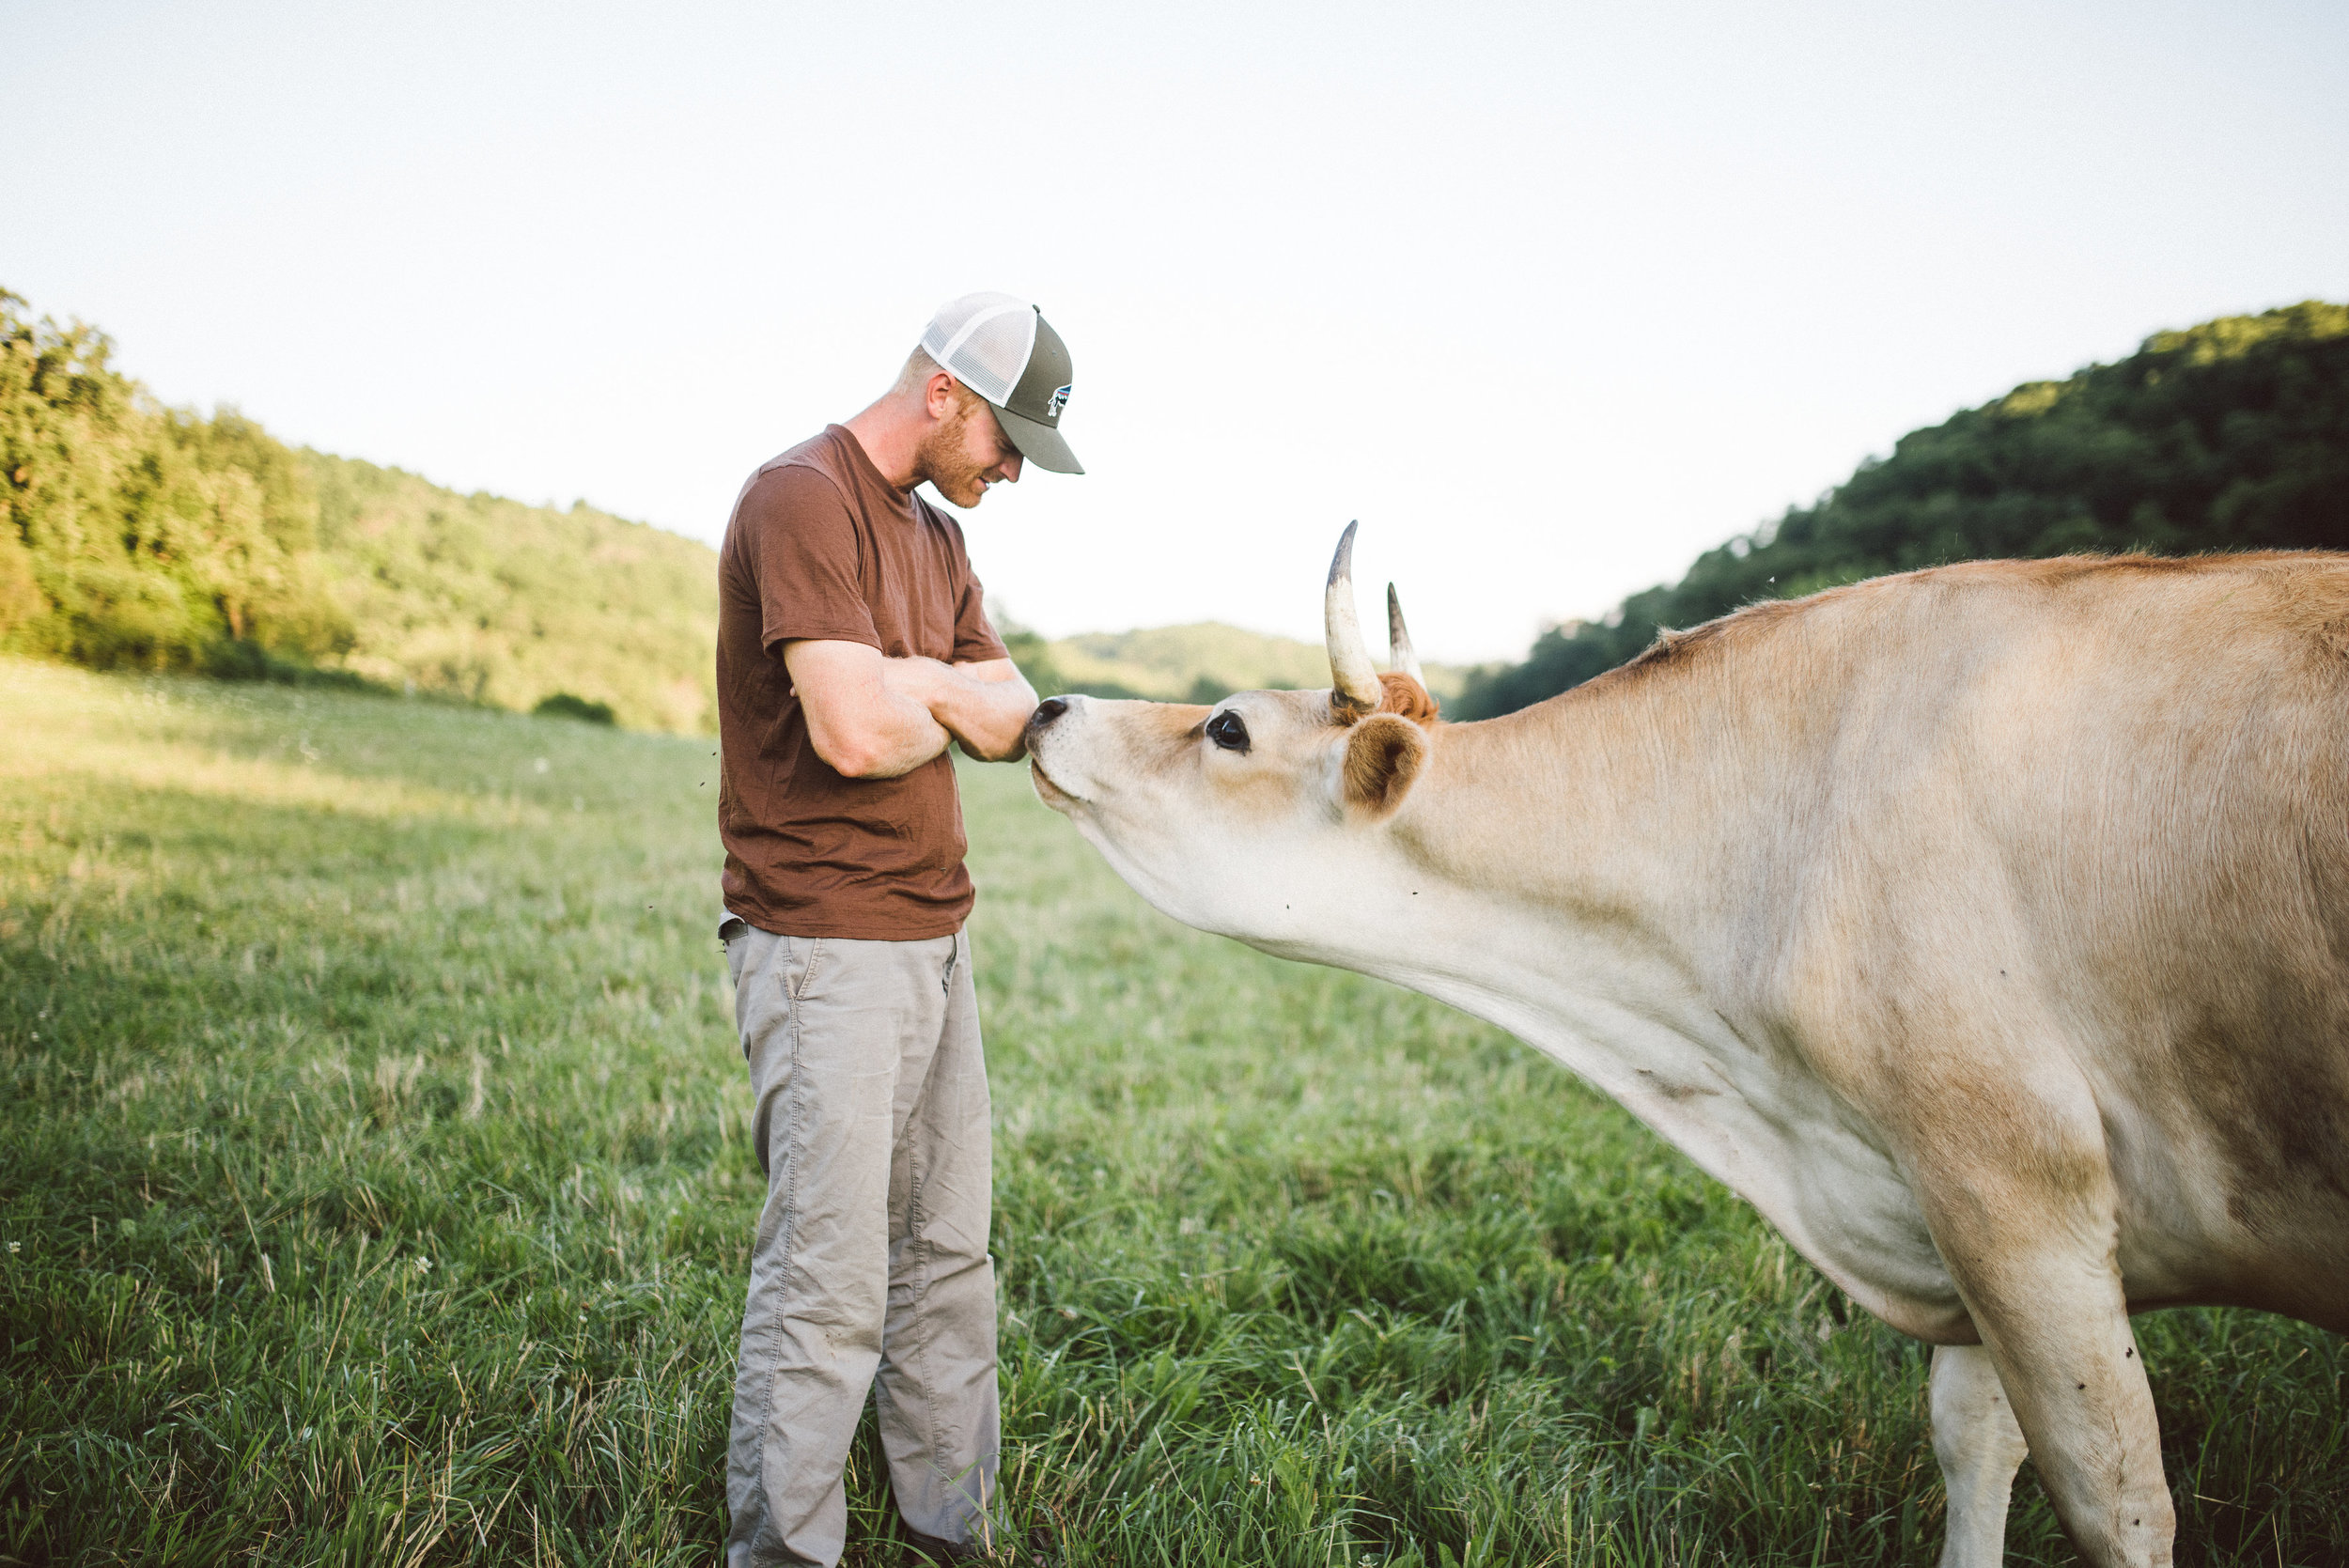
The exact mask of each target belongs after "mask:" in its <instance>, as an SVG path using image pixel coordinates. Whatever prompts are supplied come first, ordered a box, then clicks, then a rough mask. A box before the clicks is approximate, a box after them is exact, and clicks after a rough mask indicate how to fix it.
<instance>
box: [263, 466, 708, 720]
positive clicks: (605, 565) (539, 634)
mask: <svg viewBox="0 0 2349 1568" xmlns="http://www.w3.org/2000/svg"><path fill="white" fill-rule="evenodd" d="M302 458H303V466H304V471H305V473H306V474H307V476H308V479H309V482H310V485H311V488H312V489H313V491H314V493H315V495H316V497H317V506H318V536H319V548H320V553H321V556H322V557H323V564H324V565H323V569H324V573H325V577H326V581H327V583H328V586H329V588H330V590H331V591H332V592H333V594H334V599H335V602H336V603H337V604H338V605H339V606H340V607H341V608H342V610H343V611H344V612H345V613H347V614H348V615H349V617H350V626H351V629H352V630H351V636H350V644H349V645H348V647H347V648H345V649H344V650H343V651H342V652H341V653H340V654H339V656H338V658H337V659H336V660H335V664H336V666H337V667H338V668H341V669H345V670H349V671H350V672H351V673H353V674H355V675H362V676H365V677H366V678H367V679H369V680H372V681H377V682H381V683H382V684H384V685H386V686H392V687H399V688H405V687H407V686H409V685H411V684H412V685H413V687H414V688H415V689H416V690H419V691H432V692H437V693H442V694H444V695H448V696H455V697H461V698H464V699H466V700H467V701H471V702H478V703H487V704H490V706H497V707H509V708H524V709H526V708H530V707H533V706H537V704H538V703H539V702H541V701H544V700H545V699H546V698H548V697H550V696H552V695H554V694H555V693H557V692H568V693H570V694H572V695H574V696H578V697H583V698H585V699H587V700H588V701H590V702H600V703H604V704H608V705H609V706H611V708H612V709H613V711H614V714H615V715H616V717H617V718H618V720H619V722H621V723H623V724H625V725H627V726H629V727H630V728H631V729H650V730H668V731H673V732H680V733H692V732H699V731H706V730H708V729H711V728H713V727H714V726H715V724H716V722H717V693H716V684H715V678H714V676H713V674H712V669H711V657H710V648H711V644H712V639H713V637H714V634H715V629H716V626H717V619H718V557H717V552H716V551H712V550H711V549H710V548H709V547H708V545H705V544H702V543H701V542H699V541H698V540H694V539H688V538H684V537H682V536H678V535H676V534H670V533H665V532H663V531H662V530H661V529H658V528H654V527H651V526H650V525H648V524H646V523H641V522H630V521H628V520H625V519H621V518H615V517H613V516H611V515H609V514H608V513H604V512H599V511H597V510H595V509H594V508H593V507H590V506H587V505H575V506H572V507H571V508H569V509H568V510H557V509H555V508H552V507H547V506H529V505H523V504H521V502H517V501H508V500H506V499H505V498H503V497H501V496H494V495H488V494H483V493H475V494H473V495H459V494H458V493H456V492H455V491H453V490H447V489H442V488H441V487H440V486H438V485H433V484H429V483H428V482H427V481H425V480H423V479H420V478H418V477H416V476H415V475H414V474H408V473H404V472H402V471H401V470H399V469H396V468H378V467H376V466H375V465H374V464H372V463H365V462H360V461H358V460H356V459H355V458H333V457H328V456H326V455H325V454H323V453H319V452H309V451H304V452H303V454H302Z"/></svg>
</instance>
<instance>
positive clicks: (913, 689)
mask: <svg viewBox="0 0 2349 1568" xmlns="http://www.w3.org/2000/svg"><path fill="white" fill-rule="evenodd" d="M882 679H884V680H885V681H887V682H888V683H889V684H890V685H891V686H892V687H893V688H894V689H895V690H896V691H900V692H902V693H903V694H905V695H906V696H908V697H910V698H912V699H913V700H914V701H916V702H919V703H921V704H922V706H924V707H925V708H926V709H927V710H928V712H929V715H930V717H931V718H932V719H934V720H936V721H937V722H939V724H940V725H941V727H943V728H944V729H945V730H946V732H947V733H948V734H950V735H952V736H953V737H955V738H956V739H957V740H958V741H960V742H961V743H962V750H963V754H964V755H966V756H970V757H973V758H975V759H977V760H978V761H980V762H1018V761H1019V759H1020V758H1021V757H1022V756H1024V755H1026V754H1027V749H1028V739H1027V736H1028V715H1029V714H1031V713H1034V711H1035V689H1034V687H1031V686H1030V685H1029V684H1028V682H1027V679H1026V677H1025V676H1023V675H1020V673H1019V666H1018V665H1016V664H1014V663H1013V662H1012V661H1011V660H1008V659H989V660H980V661H977V662H967V663H960V664H941V663H940V662H939V661H938V660H934V659H890V660H882Z"/></svg>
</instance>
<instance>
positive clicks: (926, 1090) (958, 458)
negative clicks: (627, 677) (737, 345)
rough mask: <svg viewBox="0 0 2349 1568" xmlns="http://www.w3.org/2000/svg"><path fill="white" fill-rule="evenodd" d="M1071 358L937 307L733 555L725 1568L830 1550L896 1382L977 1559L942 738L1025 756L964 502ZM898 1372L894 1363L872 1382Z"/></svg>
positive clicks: (1046, 437)
mask: <svg viewBox="0 0 2349 1568" xmlns="http://www.w3.org/2000/svg"><path fill="white" fill-rule="evenodd" d="M1068 383H1069V372H1068V352H1067V350H1066V348H1064V347H1063V346H1062V344H1061V340H1060V335H1059V334H1057V333H1055V332H1053V331H1052V329H1051V328H1050V326H1049V325H1047V324H1046V323H1045V320H1044V318H1043V316H1042V315H1041V314H1040V313H1039V312H1038V311H1037V310H1036V309H1035V308H1034V306H1032V305H1029V304H1027V303H1023V302H1021V301H1019V300H1015V299H1013V298H1011V297H1010V296H1008V295H1003V294H972V295H969V296H966V297H965V298H963V299H959V300H956V301H954V302H953V303H949V304H947V305H945V306H944V307H943V308H941V310H940V311H939V313H938V315H937V317H936V318H933V319H932V320H931V322H930V324H929V326H928V328H927V329H926V331H925V332H924V333H923V334H922V341H921V346H920V347H919V348H917V349H914V351H913V353H912V355H911V357H910V358H909V359H908V360H907V361H906V365H905V369H904V371H903V372H902V373H901V374H900V375H899V376H898V378H897V383H896V385H895V386H894V387H892V388H891V389H890V390H889V392H888V393H887V395H885V396H883V397H881V399H880V400H879V402H876V403H875V404H873V406H872V407H870V408H868V409H866V410H865V411H863V413H860V414H858V415H857V416H856V417H855V418H854V419H851V420H849V421H848V424H846V425H833V426H831V427H827V428H826V429H825V431H824V433H823V434H821V435H819V436H817V437H816V438H814V439H813V440H811V441H807V442H801V444H800V445H798V446H795V447H793V448H792V449H791V450H790V451H788V452H786V453H784V454H783V455H782V456H781V457H779V458H774V459H773V460H772V461H770V462H768V463H766V464H765V465H763V466H762V467H761V468H760V469H759V470H758V472H757V473H756V474H753V475H752V476H751V479H750V482H749V483H748V484H746V485H745V486H743V488H742V493H741V494H740V496H739V497H738V498H737V499H736V501H735V505H734V515H733V517H732V519H731V520H729V521H728V522H727V524H726V536H725V543H724V545H723V548H722V551H721V554H720V559H719V585H720V593H719V611H718V727H719V734H720V736H721V739H722V749H723V753H724V764H723V773H722V777H721V782H720V784H719V794H718V828H719V834H720V836H721V837H722V838H723V840H724V842H725V850H726V864H725V876H724V881H723V889H724V894H725V907H726V916H725V919H724V921H723V924H721V926H720V928H719V934H720V936H721V937H723V939H724V940H725V946H726V964H727V967H728V969H729V970H732V972H733V975H734V980H735V986H736V991H735V1016H736V1018H737V1021H738V1022H739V1026H740V1030H741V1036H742V1050H743V1054H744V1056H745V1057H746V1058H747V1059H748V1061H749V1063H750V1077H751V1089H752V1093H753V1094H754V1096H755V1102H756V1110H755V1113H754V1120H753V1123H752V1134H753V1141H754V1143H755V1144H756V1146H757V1149H758V1157H759V1161H760V1163H761V1164H762V1165H763V1166H764V1167H765V1168H766V1171H767V1181H768V1186H767V1203H766V1205H765V1207H764V1208H763V1209H762V1210H761V1211H760V1213H759V1218H758V1234H757V1239H756V1241H755V1244H754V1249H753V1251H752V1254H751V1279H750V1293H749V1301H748V1304H747V1306H746V1308H745V1310H744V1312H743V1315H742V1345H741V1354H740V1358H739V1363H738V1366H737V1370H736V1376H735V1389H734V1430H733V1438H732V1443H731V1446H730V1448H729V1451H728V1454H727V1465H726V1501H727V1504H728V1507H729V1509H730V1511H731V1513H732V1525H731V1528H730V1529H729V1531H728V1534H727V1543H726V1561H727V1564H728V1568H746V1565H748V1564H752V1563H770V1562H793V1563H798V1562H812V1563H825V1564H829V1563H833V1562H836V1561H837V1560H839V1557H840V1553H841V1549H842V1547H843V1545H844V1544H845V1536H846V1533H847V1528H848V1507H847V1498H846V1494H845V1492H844V1490H843V1488H842V1485H841V1468H842V1466H843V1465H844V1464H845V1463H846V1460H847V1457H848V1444H849V1441H850V1439H851V1438H852V1437H853V1436H854V1435H855V1432H856V1426H857V1421H858V1417H859V1416H860V1414H861V1413H862V1412H863V1406H864V1400H865V1394H866V1390H867V1389H874V1390H875V1392H876V1396H877V1399H878V1402H879V1410H880V1432H881V1443H882V1447H883V1448H884V1449H885V1450H886V1451H887V1453H888V1458H889V1469H890V1477H891V1481H892V1483H893V1485H894V1490H895V1494H896V1499H897V1507H898V1510H899V1512H900V1513H901V1514H904V1516H905V1520H906V1523H907V1524H908V1526H910V1529H912V1531H913V1533H914V1539H915V1541H916V1544H917V1545H922V1546H923V1547H924V1548H925V1549H926V1550H927V1551H929V1552H930V1553H931V1555H932V1556H934V1557H939V1558H944V1559H958V1558H966V1557H975V1556H979V1555H982V1554H983V1552H984V1550H985V1549H986V1545H987V1539H986V1538H987V1533H988V1527H987V1522H986V1519H987V1516H986V1507H987V1503H988V1497H989V1494H990V1492H991V1490H992V1488H993V1485H994V1479H995V1471H996V1449H997V1442H996V1428H997V1405H996V1390H995V1276H994V1269H993V1265H991V1264H990V1263H989V1261H988V1252H987V1240H988V1203H989V1185H990V1172H989V1169H988V1161H989V1157H990V1156H989V1142H988V1094H987V1068H986V1063H985V1061H984V1059H983V1058H982V1056H981V1054H980V1048H979V1025H978V1011H977V1004H976V1000H975V998H974V995H973V993H972V981H971V961H970V959H971V950H970V945H969V941H968V939H967V938H966V937H965V936H964V935H963V930H962V924H963V919H964V917H965V916H966V915H968V914H969V913H970V910H971V903H972V889H971V878H970V876H969V874H968V873H966V872H965V871H964V869H963V864H962V857H963V849H964V840H963V832H962V812H961V805H960V802H959V801H958V800H957V796H956V793H955V774H954V767H953V764H952V763H951V762H950V761H949V760H948V759H947V756H946V754H945V753H946V746H947V742H948V741H949V740H953V741H957V742H959V743H960V744H961V746H962V749H963V751H964V752H965V753H967V754H969V755H970V756H972V757H975V758H979V759H981V760H985V761H992V762H1011V761H1016V760H1018V759H1019V756H1020V755H1021V753H1022V750H1023V746H1022V741H1021V733H1022V731H1023V729H1024V728H1025V726H1026V723H1027V721H1028V715H1029V714H1030V713H1031V712H1032V711H1034V707H1035V693H1034V691H1032V690H1030V689H1029V686H1028V683H1027V682H1026V681H1025V680H1023V679H1021V678H1020V675H1019V670H1018V669H1016V668H1015V667H1014V666H1013V664H1012V662H1011V660H1010V659H1009V658H1007V657H1006V656H1005V654H1004V651H1003V643H1002V642H1001V640H999V639H998V638H997V637H996V635H995V631H994V629H993V628H992V627H990V626H988V620H987V614H986V612H985V609H984V608H983V595H982V593H981V591H980V587H979V582H978V580H977V579H976V578H975V577H973V576H972V571H971V563H970V560H969V558H968V557H967V556H966V555H965V553H964V551H963V539H962V530H961V529H960V528H959V527H957V525H956V523H955V522H954V520H952V519H951V518H949V517H948V516H947V515H946V514H945V513H944V512H942V511H941V510H939V509H938V508H937V507H935V506H932V505H929V504H928V503H927V502H926V501H924V500H923V499H921V498H920V497H918V496H916V495H915V494H914V493H913V492H914V487H915V486H916V485H919V484H921V483H923V482H924V481H927V482H928V483H929V484H930V485H932V486H933V487H935V488H936V489H937V490H938V493H939V494H941V495H942V496H944V497H945V498H946V499H947V500H948V501H950V502H953V503H954V504H955V505H957V506H960V507H966V508H967V507H972V506H975V505H978V504H979V502H980V501H981V500H982V499H983V498H984V497H985V496H986V494H987V492H988V489H989V488H991V487H992V486H994V485H997V484H1016V483H1017V482H1018V481H1019V474H1020V471H1021V470H1022V468H1023V467H1025V465H1026V464H1028V463H1030V462H1033V463H1034V464H1035V465H1036V466H1038V467H1039V468H1045V469H1050V470H1052V471H1053V472H1056V473H1063V474H1081V473H1082V472H1084V471H1083V470H1082V469H1081V468H1080V467H1079V466H1078V463H1077V459H1076V458H1075V456H1074V454H1072V453H1071V452H1070V451H1069V450H1068V446H1067V443H1066V442H1064V441H1063V440H1062V439H1061V436H1060V431H1059V426H1060V415H1061V409H1062V407H1063V405H1064V404H1066V401H1067V399H1068ZM876 1374H878V1379H877V1377H876Z"/></svg>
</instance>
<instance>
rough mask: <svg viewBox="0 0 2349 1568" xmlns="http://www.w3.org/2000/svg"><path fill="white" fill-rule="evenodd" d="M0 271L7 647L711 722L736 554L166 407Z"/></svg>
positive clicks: (222, 415) (221, 416)
mask: <svg viewBox="0 0 2349 1568" xmlns="http://www.w3.org/2000/svg"><path fill="white" fill-rule="evenodd" d="M23 306H24V302H23V300H21V299H19V298H17V297H16V296H15V295H12V294H8V293H7V292H6V291H4V290H0V478H4V479H5V481H6V483H5V484H0V494H4V495H5V497H6V504H7V511H6V516H5V525H0V650H14V651H19V652H24V653H33V654H39V655H43V656H46V657H49V658H53V659H63V660H70V661H71V662H74V663H78V664H85V665H88V666H91V667H93V668H99V669H105V668H114V667H123V666H129V667H133V668H141V669H149V670H172V669H179V670H194V671H199V672H203V673H207V674H211V675H229V676H242V677H248V678H250V677H271V678H280V679H298V680H317V679H320V678H325V679H339V680H342V681H345V682H350V683H373V684H378V685H381V686H383V687H387V688H390V689H392V690H396V691H419V692H427V693H431V694H435V695H441V696H446V697H453V698H458V699H461V700H463V701H467V702H474V703H486V704H490V705H492V706H501V707H511V708H530V707H534V706H537V705H538V704H539V703H540V702H542V701H545V700H546V699H548V698H551V697H557V696H560V695H568V696H569V697H572V698H575V699H580V700H581V702H580V703H579V704H575V705H574V706H586V707H588V708H589V710H592V705H598V704H600V705H603V706H606V707H608V708H610V709H611V710H612V712H613V714H614V716H615V717H616V719H617V720H618V721H619V722H621V723H624V724H627V725H629V726H630V727H631V728H638V729H655V730H673V731H697V730H703V729H707V728H708V727H709V726H710V725H711V724H712V722H714V717H715V715H714V702H713V678H712V675H711V670H710V657H709V646H710V641H711V631H712V628H713V627H714V626H715V624H716V618H717V588H716V556H715V554H714V552H713V551H710V550H709V548H708V546H706V545H702V544H698V543H696V542H694V541H693V540H691V539H685V538H680V537H678V536H675V535H672V534H664V533H662V532H661V531H660V530H659V529H655V528H650V527H647V526H646V525H645V524H642V523H634V522H628V521H625V520H622V519H619V518H615V517H611V516H609V515H607V514H605V513H602V512H598V511H595V510H593V509H592V508H589V507H586V506H574V507H572V508H571V509H569V510H568V511H560V510H556V509H554V508H552V507H545V506H527V505H521V503H519V502H513V501H506V500H503V499H501V498H499V497H496V496H490V495H459V494H457V493H456V492H454V491H452V490H448V489H442V488H441V487H439V486H437V485H432V484H429V483H428V482H426V481H425V480H423V479H420V478H418V477H416V476H415V475H414V474H406V473H402V472H401V471H399V470H397V469H388V468H378V467H376V466H374V465H373V464H371V463H364V462H358V461H355V460H352V459H350V458H334V457H328V456H326V455H324V454H322V453H317V452H309V451H302V452H296V451H294V450H292V449H290V448H288V447H287V446H286V445H285V444H284V443H283V442H278V441H276V440H275V439H273V438H272V437H271V436H270V434H269V433H268V432H267V431H265V430H264V429H262V428H261V427H260V426H259V425H257V424H256V423H254V422H253V421H252V420H249V419H246V418H244V417H243V416H241V414H239V413H237V412H236V411H234V410H226V409H225V410H222V411H218V412H216V413H214V414H213V415H211V416H210V417H209V418H208V417H206V416H204V415H202V414H199V413H196V412H194V411H189V410H179V409H168V408H164V407H163V406H162V405H161V404H160V403H158V402H157V401H156V399H155V398H154V396H152V395H151V394H149V393H148V390H147V389H146V388H145V387H144V386H142V385H141V384H140V383H139V382H137V381H136V380H132V378H130V377H128V376H126V375H124V374H123V373H122V372H121V371H119V370H117V369H116V368H115V367H114V365H113V363H112V361H113V351H114V345H113V344H112V343H111V342H110V341H109V340H108V339H107V338H106V336H105V335H104V334H102V333H100V332H98V331H97V330H95V329H94V328H91V327H88V326H86V325H84V324H83V323H81V322H72V323H70V324H68V325H66V326H62V327H61V326H59V325H57V324H56V323H55V322H54V321H51V320H46V319H43V320H40V321H38V322H37V321H34V320H33V319H31V318H29V317H28V316H27V315H26V314H25V313H24V309H23Z"/></svg>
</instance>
